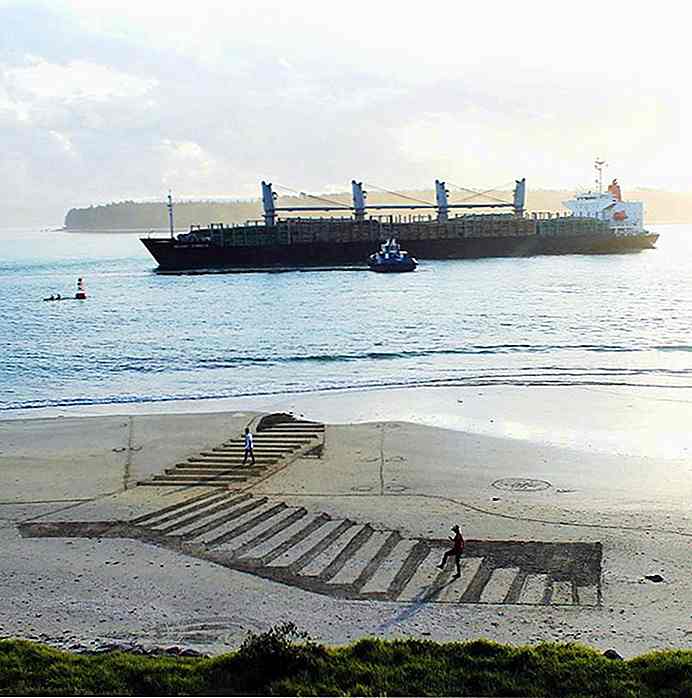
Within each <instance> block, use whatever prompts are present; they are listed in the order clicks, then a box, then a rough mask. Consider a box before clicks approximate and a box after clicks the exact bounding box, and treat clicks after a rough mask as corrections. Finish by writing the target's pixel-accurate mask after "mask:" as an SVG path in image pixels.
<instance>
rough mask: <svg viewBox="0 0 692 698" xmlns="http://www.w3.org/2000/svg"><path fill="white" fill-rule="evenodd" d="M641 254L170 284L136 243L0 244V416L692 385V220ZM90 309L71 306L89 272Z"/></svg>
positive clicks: (663, 230) (38, 238)
mask: <svg viewBox="0 0 692 698" xmlns="http://www.w3.org/2000/svg"><path fill="white" fill-rule="evenodd" d="M650 227H651V229H652V230H655V231H657V232H659V233H660V234H661V238H660V240H659V243H658V247H657V249H655V250H647V251H644V252H641V253H635V254H622V255H604V256H563V257H531V258H513V259H512V258H510V259H483V260H458V261H434V262H426V261H423V262H422V263H421V265H420V267H419V269H418V270H417V271H416V272H415V273H413V274H402V275H379V274H373V273H370V272H353V271H325V272H288V273H252V274H210V275H161V274H157V273H156V272H155V271H154V269H155V262H154V261H153V259H152V258H151V257H150V256H149V255H148V253H147V252H146V250H145V249H144V247H143V246H142V245H141V243H140V242H139V240H138V238H137V236H136V235H125V234H120V235H109V234H75V233H54V232H34V231H23V232H19V231H4V232H0V297H1V298H2V305H3V308H2V314H1V315H0V346H2V361H1V362H0V418H1V416H2V412H3V411H8V410H17V409H30V408H38V407H50V406H66V405H93V404H100V403H125V402H148V401H161V400H175V399H196V398H200V399H201V398H219V397H233V396H241V395H262V394H280V393H294V392H301V391H313V390H334V389H343V388H364V387H373V386H379V387H382V386H414V385H448V386H451V385H496V384H507V385H637V386H640V385H641V386H663V387H667V388H678V387H691V386H692V275H691V274H690V271H691V269H692V225H660V226H650ZM79 276H82V277H84V279H85V282H86V288H87V292H88V294H89V299H88V300H87V301H76V300H68V301H64V302H60V303H46V302H43V301H42V298H44V297H45V296H49V295H50V294H52V293H58V292H59V293H61V294H62V295H73V294H74V291H75V287H76V280H77V277H79Z"/></svg>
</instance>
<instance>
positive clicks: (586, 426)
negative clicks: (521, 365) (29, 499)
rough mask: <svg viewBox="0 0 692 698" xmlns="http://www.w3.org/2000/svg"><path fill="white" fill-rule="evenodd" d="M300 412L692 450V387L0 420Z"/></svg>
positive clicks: (621, 447) (487, 393)
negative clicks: (691, 423) (690, 425)
mask: <svg viewBox="0 0 692 698" xmlns="http://www.w3.org/2000/svg"><path fill="white" fill-rule="evenodd" d="M237 411H252V412H291V413H293V414H295V415H296V416H300V417H306V418H309V419H318V420H321V421H324V422H328V423H333V424H358V423H365V422H373V421H379V420H384V421H402V422H410V423H413V424H421V425H428V426H434V427H442V428H446V429H451V430H454V431H461V432H467V433H474V434H482V435H487V436H496V437H500V438H509V439H515V440H520V441H528V442H531V443H536V444H551V445H555V446H561V447H566V448H573V449H577V450H585V451H589V452H605V453H614V454H619V455H623V456H626V455H638V456H650V457H657V458H662V459H664V460H674V459H679V458H687V457H689V456H690V455H692V433H691V432H690V430H689V428H688V425H689V423H690V422H691V421H692V388H648V387H634V386H627V387H622V386H506V385H502V386H497V385H495V386H463V387H447V386H439V387H431V386H412V387H392V388H347V389H336V390H317V391H310V392H308V391H306V392H299V393H278V394H270V395H253V396H239V397H224V398H198V399H171V400H159V401H149V402H136V403H135V402H131V403H103V404H90V405H69V406H59V407H37V408H29V409H18V410H7V411H6V412H3V413H0V423H2V422H12V421H17V420H19V421H31V420H37V419H47V418H61V417H96V416H112V415H172V414H203V413H204V414H221V413H226V412H237Z"/></svg>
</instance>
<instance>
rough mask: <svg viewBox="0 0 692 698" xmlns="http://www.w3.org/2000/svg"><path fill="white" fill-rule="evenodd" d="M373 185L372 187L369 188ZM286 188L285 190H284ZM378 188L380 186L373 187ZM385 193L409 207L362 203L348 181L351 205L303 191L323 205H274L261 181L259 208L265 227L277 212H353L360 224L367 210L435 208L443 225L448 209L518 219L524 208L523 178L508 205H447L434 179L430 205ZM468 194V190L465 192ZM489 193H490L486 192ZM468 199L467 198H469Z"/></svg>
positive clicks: (362, 195)
mask: <svg viewBox="0 0 692 698" xmlns="http://www.w3.org/2000/svg"><path fill="white" fill-rule="evenodd" d="M369 186H374V185H372V184H371V185H369ZM286 188H288V187H286ZM375 188H376V189H379V188H380V187H375ZM382 191H385V192H387V193H389V194H394V195H395V196H401V197H402V198H404V199H407V200H409V201H412V202H414V203H411V204H366V199H367V192H366V191H365V190H364V189H363V182H358V181H356V180H355V179H354V180H351V193H352V197H353V205H352V206H348V205H347V204H342V203H339V202H336V201H330V200H329V199H325V198H323V197H319V196H315V195H312V194H303V192H298V193H300V194H303V195H305V196H310V198H313V199H316V200H317V201H322V202H325V203H326V204H327V205H325V206H277V205H276V200H277V198H278V197H277V194H276V193H275V192H274V191H273V189H272V183H271V182H265V181H263V182H262V206H263V208H264V222H265V224H266V225H268V226H273V225H276V214H277V212H279V211H281V212H295V211H311V212H314V211H351V212H353V215H354V218H355V220H356V221H364V220H365V214H366V211H367V210H373V211H388V210H389V211H391V210H401V209H418V210H420V209H437V220H438V222H446V221H447V220H448V219H449V209H452V208H455V209H476V208H512V209H514V213H515V215H517V216H518V217H522V216H523V215H524V208H525V205H526V179H525V178H522V179H518V180H516V181H515V187H514V197H513V201H512V202H508V201H502V200H501V199H496V201H492V202H488V203H469V202H468V200H464V201H462V202H460V203H449V200H448V195H449V191H447V189H446V185H445V182H443V181H440V180H437V179H436V180H435V196H436V203H434V204H432V203H429V202H427V201H422V200H420V199H415V198H413V197H410V196H406V195H405V194H399V193H397V192H390V191H389V190H387V189H383V190H382ZM469 191H470V190H469ZM489 191H492V190H489ZM487 193H488V192H475V193H474V195H473V196H479V195H481V194H487ZM473 196H472V197H469V198H473Z"/></svg>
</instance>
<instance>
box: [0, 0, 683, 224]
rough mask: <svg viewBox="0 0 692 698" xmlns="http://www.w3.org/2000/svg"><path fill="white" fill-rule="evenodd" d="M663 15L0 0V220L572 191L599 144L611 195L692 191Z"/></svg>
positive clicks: (645, 11) (661, 8)
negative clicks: (261, 202)
mask: <svg viewBox="0 0 692 698" xmlns="http://www.w3.org/2000/svg"><path fill="white" fill-rule="evenodd" d="M677 8H679V5H678V6H677ZM677 8H676V5H673V3H672V2H671V3H668V2H667V0H664V1H662V2H658V3H656V4H655V5H654V4H652V3H648V4H646V5H644V4H641V3H633V4H631V5H626V4H625V3H614V2H605V1H603V2H591V1H590V0H584V1H581V2H578V3H567V2H561V1H559V0H553V2H542V1H541V2H538V1H536V2H529V1H528V0H527V1H525V2H501V1H496V2H490V3H488V2H486V3H463V2H459V1H458V0H457V1H456V2H446V1H445V0H441V1H440V2H437V3H430V4H425V3H408V4H404V3H403V2H397V3H393V2H392V3H390V2H381V1H379V0H370V1H369V2H363V1H361V0H350V1H349V2H334V1H332V2H325V1H321V2H314V1H312V0H292V1H291V2H288V1H287V2H271V1H264V0H256V1H254V2H237V1H235V0H223V1H218V0H196V2H194V3H193V2H185V3H178V2H172V1H171V2H159V1H158V0H151V1H148V0H140V1H139V2H131V1H130V0H120V1H116V0H50V1H44V0H40V1H39V0H25V1H21V2H17V1H11V0H10V1H8V0H0V147H1V149H2V158H0V183H1V184H2V187H1V189H0V215H2V216H3V219H5V222H7V220H10V219H11V218H12V217H13V216H14V217H17V218H21V217H22V215H26V214H27V212H28V211H31V212H32V215H39V214H41V215H44V216H45V217H51V216H53V217H57V220H58V222H60V221H61V220H62V216H63V215H64V212H65V211H67V209H69V208H71V207H73V206H85V205H90V204H97V203H104V202H108V201H119V200H127V199H135V200H138V199H145V198H149V199H151V198H163V197H164V196H165V195H166V193H167V191H168V189H169V188H170V189H172V190H173V192H174V195H176V196H179V197H201V198H209V197H214V196H222V197H239V198H245V197H256V196H258V195H259V182H260V180H262V179H266V180H269V181H273V182H274V183H275V185H276V184H281V185H282V186H284V187H289V188H292V189H295V190H301V191H311V192H326V191H345V190H348V188H349V183H350V181H351V179H354V178H356V179H359V180H363V181H365V182H368V183H373V184H375V185H378V186H381V187H385V188H388V189H397V190H402V189H422V188H432V186H433V182H434V180H435V179H436V178H437V179H443V180H446V181H447V182H450V183H452V184H456V185H457V186H461V187H466V186H468V187H482V188H490V187H502V186H503V185H504V186H508V185H510V184H511V183H512V182H513V180H514V179H516V178H519V177H526V178H527V184H528V187H529V188H534V189H567V190H572V189H576V188H581V187H585V186H588V185H590V184H592V183H593V180H594V171H593V161H594V159H595V158H596V157H601V158H603V159H604V160H606V161H607V162H608V169H607V171H606V176H607V177H618V179H619V181H620V182H621V184H622V185H623V188H624V190H625V191H626V189H627V188H628V187H629V188H633V187H635V186H636V187H651V188H657V189H668V190H674V191H690V190H692V182H690V175H689V173H688V169H687V163H689V162H690V161H691V160H692V129H689V128H687V125H688V124H689V123H692V98H691V97H690V93H689V90H688V89H687V87H686V85H687V65H686V61H685V60H684V58H683V56H684V55H685V51H686V48H685V47H686V45H687V43H688V42H689V37H688V27H687V24H686V22H685V21H684V18H682V17H681V16H680V14H679V9H677ZM277 191H281V189H280V188H278V187H277Z"/></svg>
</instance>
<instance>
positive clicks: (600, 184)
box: [594, 158, 606, 194]
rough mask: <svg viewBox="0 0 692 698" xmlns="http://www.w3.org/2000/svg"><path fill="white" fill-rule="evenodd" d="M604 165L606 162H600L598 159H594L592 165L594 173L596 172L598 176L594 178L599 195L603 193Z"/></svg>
mask: <svg viewBox="0 0 692 698" xmlns="http://www.w3.org/2000/svg"><path fill="white" fill-rule="evenodd" d="M605 164H606V161H605V160H601V159H600V158H596V162H595V163H594V168H595V170H596V172H598V176H597V177H596V184H598V193H599V194H602V193H603V165H605Z"/></svg>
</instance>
